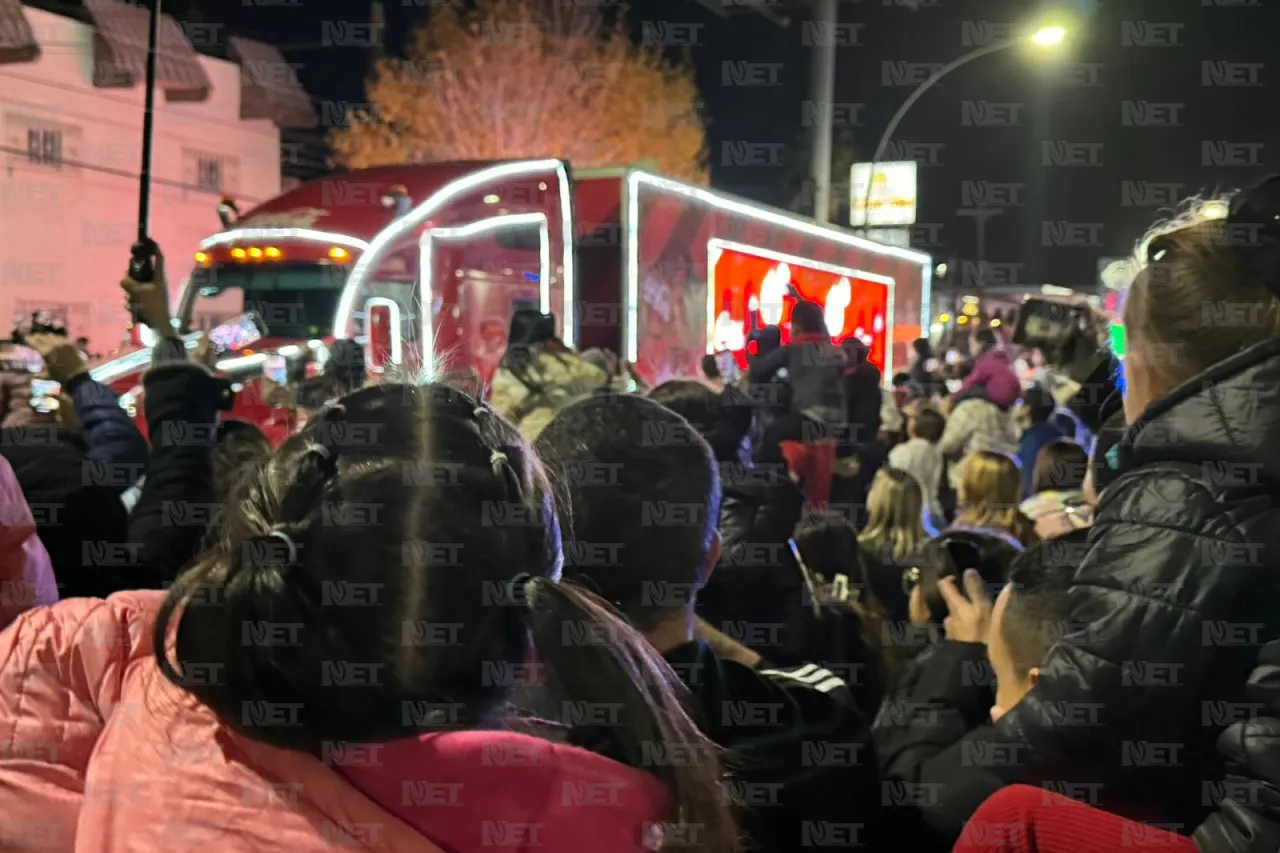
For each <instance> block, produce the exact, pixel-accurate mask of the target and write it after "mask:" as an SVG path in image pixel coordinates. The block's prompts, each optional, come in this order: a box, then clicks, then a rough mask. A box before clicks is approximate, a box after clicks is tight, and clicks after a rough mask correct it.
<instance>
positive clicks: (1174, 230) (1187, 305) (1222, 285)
mask: <svg viewBox="0 0 1280 853" xmlns="http://www.w3.org/2000/svg"><path fill="white" fill-rule="evenodd" d="M1234 196H1235V193H1227V194H1224V195H1218V196H1211V197H1199V196H1197V197H1192V198H1189V199H1187V200H1185V201H1184V202H1182V204H1181V205H1179V207H1178V208H1177V209H1176V210H1175V211H1174V212H1173V215H1172V216H1171V217H1169V218H1168V219H1165V220H1162V221H1160V222H1157V223H1156V224H1155V225H1153V226H1152V227H1151V228H1150V229H1149V230H1148V231H1147V233H1146V234H1145V235H1143V237H1142V239H1141V240H1139V241H1138V243H1137V246H1136V248H1135V259H1134V260H1135V268H1136V269H1137V271H1138V272H1137V275H1136V276H1135V277H1134V280H1133V283H1132V284H1131V285H1130V287H1129V290H1128V293H1127V294H1126V296H1125V302H1124V322H1125V325H1126V326H1127V327H1128V329H1129V330H1130V332H1131V336H1130V339H1131V340H1133V341H1134V342H1135V344H1136V346H1135V349H1137V350H1139V351H1140V352H1141V355H1142V357H1143V360H1144V361H1145V362H1147V363H1148V364H1149V365H1150V367H1151V368H1152V369H1153V370H1154V371H1155V372H1156V373H1157V374H1158V375H1160V376H1161V377H1162V378H1163V379H1165V380H1166V381H1167V382H1169V383H1171V384H1172V385H1178V384H1180V383H1182V382H1185V381H1187V380H1188V379H1191V378H1192V377H1193V376H1196V375H1197V374H1199V373H1203V372H1204V371H1205V370H1208V369H1209V368H1210V367H1212V366H1213V365H1214V364H1217V363H1218V362H1220V361H1223V360H1224V359H1227V358H1230V357H1231V356H1233V355H1235V354H1236V353H1238V352H1240V351H1241V350H1244V349H1247V348H1248V347H1250V346H1253V345H1254V344H1259V343H1262V342H1264V341H1269V340H1276V339H1280V300H1277V299H1276V297H1275V296H1273V295H1272V293H1271V292H1270V291H1268V289H1267V287H1266V282H1265V281H1263V280H1260V279H1261V278H1263V277H1265V276H1267V275H1275V274H1277V273H1280V270H1275V271H1260V270H1259V269H1258V268H1257V265H1256V264H1254V263H1253V260H1254V258H1253V257H1251V255H1250V252H1249V251H1248V249H1249V248H1256V241H1257V239H1258V235H1257V234H1256V233H1255V232H1252V226H1246V225H1237V226H1233V225H1231V224H1230V223H1228V221H1227V218H1226V213H1227V210H1228V208H1229V206H1230V204H1231V201H1232V199H1233V198H1234ZM1263 239H1265V238H1263ZM1215 327H1216V328H1215Z"/></svg>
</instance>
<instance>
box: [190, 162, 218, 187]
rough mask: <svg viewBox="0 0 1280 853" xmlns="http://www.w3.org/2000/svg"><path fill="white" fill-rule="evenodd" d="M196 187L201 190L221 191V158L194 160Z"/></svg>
mask: <svg viewBox="0 0 1280 853" xmlns="http://www.w3.org/2000/svg"><path fill="white" fill-rule="evenodd" d="M196 186H198V187H199V188H200V189H202V190H212V191H213V192H221V191H222V158H221V157H197V158H196Z"/></svg>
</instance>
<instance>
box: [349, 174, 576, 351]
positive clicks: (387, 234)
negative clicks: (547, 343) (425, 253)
mask: <svg viewBox="0 0 1280 853" xmlns="http://www.w3.org/2000/svg"><path fill="white" fill-rule="evenodd" d="M552 170H554V171H555V173H556V179H557V180H558V181H559V184H560V225H561V228H562V229H563V231H562V233H563V236H564V261H563V267H562V271H563V274H562V277H561V278H562V281H561V286H562V287H563V289H564V308H565V310H564V318H563V319H562V328H563V334H564V340H565V343H567V344H569V345H570V346H573V345H574V343H575V339H576V336H577V330H576V328H575V326H574V316H573V305H574V292H573V291H574V270H573V242H574V241H573V235H574V231H573V190H572V187H571V186H570V184H569V171H568V169H567V168H565V164H564V161H563V160H521V161H518V162H515V163H503V164H501V165H498V166H490V167H488V168H485V169H481V170H479V171H477V172H472V173H471V174H469V175H465V176H463V177H461V178H457V179H455V180H453V181H450V182H449V183H447V184H445V185H444V186H443V187H441V188H440V189H438V190H436V191H435V192H434V193H432V194H431V196H429V197H428V198H427V199H426V201H424V202H422V203H421V204H419V205H418V206H417V207H415V208H414V209H413V210H411V211H409V212H408V213H406V214H405V215H404V216H402V217H400V218H399V219H397V220H395V221H394V222H392V223H391V224H390V225H388V226H387V227H386V228H384V229H382V231H381V232H379V233H378V236H376V237H374V238H373V242H372V243H370V244H369V248H368V250H367V251H365V252H364V254H362V255H361V256H360V259H359V260H358V261H356V264H355V266H354V267H353V268H352V270H351V274H350V275H349V276H347V283H346V286H345V287H344V288H343V291H342V297H341V298H340V299H339V300H338V310H337V311H336V312H335V313H334V317H333V330H334V331H333V334H334V335H341V334H343V333H344V332H340V331H339V330H345V329H346V327H347V324H348V323H349V322H350V320H351V311H352V308H353V306H354V304H355V298H356V293H357V291H358V290H359V288H360V286H361V285H362V284H364V281H365V279H366V278H368V277H369V275H370V274H371V272H372V271H373V268H374V265H375V263H376V262H377V261H379V260H380V258H379V257H378V256H379V254H380V253H381V252H382V250H383V249H385V248H386V247H387V246H388V245H389V244H391V243H392V242H393V241H395V240H398V239H399V238H400V237H402V236H404V235H405V234H406V233H408V232H409V231H410V230H411V229H413V228H416V227H418V226H419V225H421V224H422V223H423V222H425V221H426V220H427V219H428V218H429V217H430V216H431V215H432V214H434V213H436V212H438V211H439V210H440V209H441V208H443V207H444V206H445V204H447V203H448V202H450V201H452V200H453V199H455V198H457V197H458V196H461V195H465V194H466V193H469V192H474V191H475V190H477V189H479V188H480V187H482V186H484V185H485V184H487V183H492V182H494V181H499V180H503V179H506V178H513V177H519V176H521V175H534V174H537V173H538V172H546V171H552ZM419 273H421V270H419ZM425 307H428V308H429V307H430V306H429V305H427V306H425ZM424 351H425V350H424Z"/></svg>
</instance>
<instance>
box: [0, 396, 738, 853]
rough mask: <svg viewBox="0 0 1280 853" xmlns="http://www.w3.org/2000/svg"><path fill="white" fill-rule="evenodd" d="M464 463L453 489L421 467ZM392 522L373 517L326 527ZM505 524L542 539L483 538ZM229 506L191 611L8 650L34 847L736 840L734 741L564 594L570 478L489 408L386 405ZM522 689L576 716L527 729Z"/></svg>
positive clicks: (3, 800) (0, 770)
mask: <svg viewBox="0 0 1280 853" xmlns="http://www.w3.org/2000/svg"><path fill="white" fill-rule="evenodd" d="M348 423H359V424H364V425H368V426H369V427H370V428H372V429H376V431H377V433H378V435H379V436H380V439H381V440H380V441H378V442H377V443H371V442H367V441H360V442H352V441H350V439H349V437H348V434H347V432H346V429H345V425H346V424H348ZM440 466H445V467H447V468H448V470H449V471H450V472H451V475H452V476H451V477H450V478H449V481H448V482H447V483H446V482H443V481H442V480H441V479H440V478H437V477H406V476H404V472H405V471H406V470H409V469H413V470H419V471H428V470H434V469H437V468H439V467H440ZM681 473H683V472H681ZM370 506H376V507H378V509H379V512H378V513H377V517H376V520H375V521H373V522H370V523H361V524H342V523H333V522H331V521H329V520H327V519H328V518H329V516H330V515H336V516H341V515H343V514H344V508H350V507H356V508H367V507H370ZM493 506H502V507H510V508H512V511H513V512H514V513H515V516H516V517H518V518H519V519H520V521H518V522H517V523H515V524H510V523H508V524H497V525H495V524H491V523H488V522H485V521H483V520H482V519H483V518H485V517H487V514H489V513H490V512H491V511H490V509H488V508H490V507H493ZM231 509H232V510H233V512H234V517H233V518H231V519H229V520H228V522H227V523H226V524H224V525H221V526H220V529H219V536H218V537H217V540H216V542H215V543H214V545H213V546H212V547H211V548H210V549H209V550H207V551H206V552H204V553H203V554H202V555H201V557H200V559H199V561H198V562H197V563H196V564H195V565H194V566H193V567H192V568H191V569H190V570H189V571H187V572H186V573H184V574H183V575H182V576H181V577H180V578H179V580H178V581H177V583H176V584H175V585H174V586H173V587H172V588H171V589H170V590H169V591H168V592H167V593H160V592H133V593H120V594H118V595H115V596H112V597H111V598H109V599H107V600H105V601H87V600H77V601H64V602H61V603H59V604H57V605H55V606H53V607H51V608H37V609H35V610H32V611H28V612H27V613H26V614H24V615H23V616H21V617H19V619H18V620H17V621H16V622H15V623H14V624H13V625H11V626H10V627H9V628H8V629H7V630H6V631H5V632H3V633H0V658H2V659H4V660H5V661H6V665H5V667H4V668H3V671H0V741H2V742H3V743H5V744H6V749H5V751H4V752H3V753H0V813H3V814H4V815H5V825H6V830H8V829H9V828H12V827H15V826H17V827H24V826H36V825H38V826H40V827H41V828H42V832H43V834H42V835H40V836H39V838H38V839H36V841H34V842H32V844H31V845H30V846H20V847H19V849H20V850H31V851H34V850H37V849H47V847H41V846H39V845H42V844H44V845H47V839H48V838H50V837H55V838H65V839H71V838H75V839H77V840H82V839H92V840H93V843H94V844H95V845H98V846H101V847H112V848H116V847H123V846H127V847H130V848H131V849H138V850H162V849H163V850H168V849H174V848H180V847H190V846H192V845H193V844H198V845H199V846H211V847H215V848H221V849H234V850H242V851H262V853H268V851H271V853H275V852H276V851H279V850H282V849H285V850H290V851H300V853H321V851H324V853H328V851H332V850H334V849H338V848H344V847H359V846H368V845H370V844H373V845H374V846H376V847H377V848H378V849H380V850H387V851H392V853H400V851H403V852H404V853H407V852H408V851H411V850H423V849H433V850H434V849H442V850H456V851H480V850H484V849H492V848H494V847H511V848H514V847H528V846H530V845H531V844H533V843H536V844H537V845H539V846H545V847H546V848H547V849H551V850H567V851H587V850H619V851H634V853H641V851H652V850H656V849H659V848H660V847H661V846H662V844H663V841H664V836H665V838H666V839H667V840H668V842H670V841H671V840H672V839H675V840H677V841H678V842H679V843H680V844H681V846H685V845H688V844H690V843H692V846H693V847H694V849H696V850H702V851H710V852H712V853H734V851H736V850H738V849H739V837H740V836H739V832H738V827H737V825H736V821H735V817H734V815H733V812H732V810H731V808H730V805H729V800H728V795H727V791H726V790H725V787H724V786H723V784H722V782H721V779H722V778H723V770H722V767H721V765H720V761H719V759H718V757H717V751H716V749H715V748H714V746H713V745H712V744H711V743H710V742H709V741H708V740H707V739H706V738H705V736H704V735H703V734H702V733H701V732H700V731H699V729H698V727H697V726H696V724H695V723H694V722H693V721H692V720H691V719H690V717H689V716H688V715H687V714H686V712H685V710H684V709H683V707H682V705H681V702H680V694H679V690H678V685H676V683H675V682H674V679H673V678H672V676H671V674H670V671H669V669H668V668H667V667H666V665H665V664H663V663H662V661H661V659H660V658H659V657H658V656H657V655H655V654H654V652H653V651H652V650H651V648H650V647H649V645H648V644H647V643H646V642H645V639H644V638H643V637H641V636H640V635H639V634H637V633H636V632H635V631H633V630H632V629H631V628H629V627H628V626H627V625H626V624H625V623H624V622H622V621H621V620H618V619H617V618H615V617H614V616H613V615H611V613H610V612H609V608H608V606H607V605H606V604H605V603H604V602H602V601H601V600H599V599H598V598H596V597H595V596H593V595H591V594H590V593H589V592H586V591H585V590H583V589H581V588H579V587H576V586H574V585H573V584H572V583H570V582H567V581H562V580H561V577H560V575H561V566H562V562H563V552H562V550H561V546H560V534H559V525H558V522H557V516H556V513H555V508H554V505H553V500H552V497H551V489H550V486H549V483H548V480H547V478H546V476H545V474H544V473H543V470H542V468H541V467H540V465H539V463H538V462H537V460H536V458H535V457H534V456H533V454H532V452H531V451H530V449H529V447H528V446H527V445H526V444H525V443H524V442H523V440H522V439H521V437H520V435H519V433H518V432H517V431H516V430H515V429H514V428H513V427H512V426H511V425H510V424H509V423H507V422H506V421H505V420H504V419H502V418H501V417H499V416H498V415H497V414H496V413H494V412H493V411H492V410H491V409H490V408H488V407H487V406H485V405H483V404H481V403H480V402H478V401H476V400H475V399H474V398H471V397H470V396H468V395H465V394H463V393H461V392H459V391H456V390H454V389H451V388H447V387H444V386H434V385H428V386H410V385H398V384H394V383H387V384H381V385H377V386H373V387H369V388H365V389H362V390H360V391H358V392H356V393H354V394H351V395H349V396H347V397H344V398H343V399H342V400H340V401H339V402H338V404H337V405H335V406H333V407H330V408H329V409H327V410H326V411H325V412H324V414H323V415H321V416H320V417H318V418H315V419H313V420H312V421H311V422H309V423H308V425H307V426H306V427H305V428H304V429H303V430H302V432H300V433H299V434H298V435H297V436H295V437H293V438H291V439H290V440H289V441H288V442H287V443H286V444H285V445H284V446H282V447H281V448H280V449H279V450H278V451H277V452H276V453H275V454H274V455H273V456H272V457H271V459H270V460H269V461H268V462H267V464H266V465H264V466H262V467H261V468H260V470H259V471H258V474H257V476H256V478H255V480H254V482H253V483H252V484H251V485H250V486H249V488H248V489H247V490H246V491H245V493H244V497H243V500H240V501H237V502H235V503H233V504H232V505H231ZM650 538H651V539H652V538H653V537H650ZM659 541H661V540H659ZM440 543H447V544H446V545H444V546H443V547H445V548H446V549H449V552H450V553H451V554H452V555H453V556H452V557H446V558H443V559H442V558H441V557H440V556H439V553H440V551H439V549H440V547H442V546H441V544H440ZM353 566H357V567H361V570H360V573H358V574H356V575H353V573H352V567H353ZM334 602H338V603H342V602H345V604H344V605H343V606H332V605H333V603H334ZM446 626H447V631H448V639H446V640H444V641H441V640H440V639H439V635H438V631H439V630H440V629H442V628H444V627H446ZM569 626H574V627H575V628H576V629H579V630H580V633H581V634H582V635H583V636H585V637H587V638H590V637H606V638H607V642H600V641H596V642H590V641H585V642H584V641H579V642H566V641H565V640H564V635H565V632H566V629H567V628H568V627H569ZM200 673H216V675H215V676H214V677H207V676H201V675H200ZM530 673H535V675H530ZM538 673H541V674H545V678H542V677H541V675H537V674H538ZM522 687H529V688H530V689H536V690H537V691H538V695H540V696H545V697H546V699H547V702H548V704H549V705H551V706H554V707H556V708H567V709H569V710H568V711H566V712H564V713H562V714H561V717H562V718H563V719H561V720H557V721H556V724H555V725H552V724H551V723H550V722H549V721H539V720H534V719H531V718H529V717H528V716H527V715H523V714H520V713H518V712H516V711H514V710H512V708H511V703H512V702H513V700H514V699H515V698H516V695H517V691H518V690H519V689H520V688H522ZM68 720H74V721H75V722H74V724H69V723H68ZM282 723H287V724H282ZM51 745H53V746H56V749H55V748H52V747H51ZM370 756H374V758H373V759H372V760H371V759H370ZM664 756H668V757H665V758H664ZM424 768H425V770H424ZM193 771H198V772H193ZM424 773H425V775H424ZM55 780H56V781H55ZM282 780H286V782H287V784H286V787H287V788H288V790H289V795H288V796H283V797H282V796H281V795H280V791H281V784H282ZM97 790H102V791H113V792H117V795H111V796H106V795H96V794H95V793H94V792H95V791H97ZM121 791H125V792H128V796H119V795H118V792H121ZM602 792H604V793H602ZM583 803H590V804H592V805H591V807H584V806H583ZM193 804H198V808H197V809H196V811H192V809H193ZM375 832H376V835H372V834H371V833H375ZM513 833H514V835H513ZM531 837H532V838H533V839H534V841H530V838H531ZM371 839H372V840H371ZM691 839H692V842H691Z"/></svg>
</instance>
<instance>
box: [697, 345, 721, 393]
mask: <svg viewBox="0 0 1280 853" xmlns="http://www.w3.org/2000/svg"><path fill="white" fill-rule="evenodd" d="M699 367H700V368H701V370H702V380H703V381H704V382H706V383H707V384H708V385H710V386H711V390H713V391H723V390H724V376H722V375H721V374H720V364H719V363H718V362H717V361H716V357H715V355H714V354H713V353H707V354H706V355H704V356H703V357H702V361H701V362H700V363H699Z"/></svg>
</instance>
